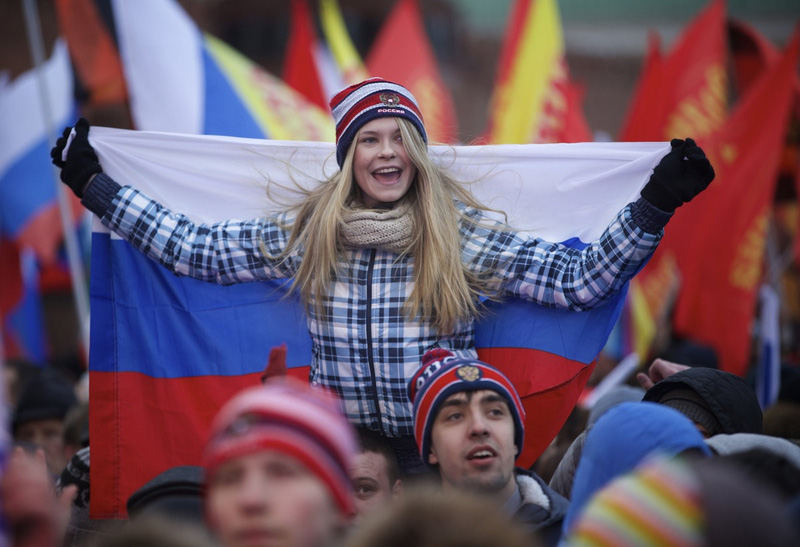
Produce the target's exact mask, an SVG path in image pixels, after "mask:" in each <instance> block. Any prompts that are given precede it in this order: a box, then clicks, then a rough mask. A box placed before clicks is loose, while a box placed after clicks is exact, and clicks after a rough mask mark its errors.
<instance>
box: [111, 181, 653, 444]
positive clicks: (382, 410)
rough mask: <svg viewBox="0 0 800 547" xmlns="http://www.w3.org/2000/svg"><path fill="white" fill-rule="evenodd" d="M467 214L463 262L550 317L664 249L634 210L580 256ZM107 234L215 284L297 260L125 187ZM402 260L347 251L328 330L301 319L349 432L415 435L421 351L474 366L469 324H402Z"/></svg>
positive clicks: (596, 294) (284, 234)
mask: <svg viewBox="0 0 800 547" xmlns="http://www.w3.org/2000/svg"><path fill="white" fill-rule="evenodd" d="M462 209H463V210H464V212H465V213H466V214H467V215H468V216H469V217H471V218H473V219H475V220H479V221H480V224H478V225H476V224H472V223H470V222H462V223H461V235H462V254H463V259H464V261H465V263H466V264H468V265H469V267H470V268H471V269H472V270H474V271H476V272H487V271H491V272H492V274H491V277H490V282H491V285H492V287H493V288H494V289H495V290H497V291H500V292H502V293H503V294H507V295H512V296H516V297H520V298H524V299H528V300H532V301H534V302H537V303H539V304H541V305H544V306H549V307H560V308H569V309H572V310H584V309H588V308H591V307H592V306H596V305H598V304H600V303H602V302H604V301H605V300H606V299H608V298H609V297H611V296H612V295H613V294H614V293H615V292H616V291H617V290H619V289H620V288H621V286H622V285H623V284H624V283H625V281H626V280H627V279H629V278H630V277H631V276H632V275H634V274H635V273H636V272H637V271H638V270H639V269H640V268H641V267H642V266H643V265H644V263H645V262H646V261H647V259H648V257H649V256H650V255H651V254H652V252H653V251H654V250H655V248H656V246H657V245H658V241H659V240H660V238H661V232H659V233H658V234H650V233H647V232H644V231H643V230H642V229H641V228H640V227H639V226H638V225H637V224H636V223H635V222H634V220H633V219H632V217H631V206H630V205H628V206H626V207H625V208H624V209H623V210H622V211H620V213H619V214H618V215H617V217H616V218H615V219H614V220H613V221H612V222H611V224H609V226H608V228H607V229H606V231H605V232H604V233H603V235H602V236H601V237H600V238H599V239H598V240H597V241H595V242H594V243H592V244H591V245H589V246H588V247H587V248H586V249H584V250H577V249H572V248H567V247H564V246H562V245H558V244H554V243H549V242H545V241H542V240H540V239H534V238H526V237H525V236H524V235H523V234H519V233H516V232H513V231H504V230H495V229H491V228H490V227H489V226H491V222H492V221H490V220H488V219H487V218H486V217H484V216H483V215H482V213H481V212H480V211H478V210H474V209H467V208H462ZM284 220H285V219H284ZM103 223H104V224H105V225H106V226H108V227H109V228H110V229H111V230H113V231H115V232H117V233H118V234H120V235H121V236H122V237H124V238H126V239H127V240H128V241H130V242H131V243H132V244H133V245H134V246H135V247H137V248H138V249H140V250H142V251H143V252H145V253H146V254H147V255H148V256H149V257H151V258H153V259H154V260H157V261H158V262H160V263H161V264H163V265H164V266H166V267H167V268H169V269H170V270H172V271H173V272H175V273H176V274H178V275H187V276H191V277H195V278H198V279H203V280H206V281H212V282H216V283H220V284H232V283H241V282H247V281H256V280H266V279H276V278H285V277H291V276H292V275H294V273H295V272H296V269H297V265H298V264H299V261H300V260H301V259H302V257H301V256H299V255H293V256H291V257H290V258H289V260H288V261H286V262H285V263H283V264H275V263H274V262H271V261H269V260H267V258H266V257H265V256H264V254H263V252H262V250H261V244H262V243H263V245H264V247H265V248H266V249H267V251H268V252H270V253H271V254H273V255H275V254H278V253H279V252H280V251H282V250H283V249H284V248H285V247H286V244H287V242H288V238H289V232H288V231H287V230H285V229H282V228H281V227H280V226H279V224H278V223H277V222H275V219H272V220H270V219H269V218H267V219H259V220H252V221H244V222H243V221H228V222H222V223H217V224H214V225H211V226H207V225H195V224H193V223H192V222H191V221H190V220H189V219H187V218H186V217H183V216H181V215H175V214H173V213H171V212H170V211H169V210H167V209H165V208H163V207H162V206H160V205H159V204H157V203H156V202H154V201H151V200H150V199H149V198H147V197H146V196H144V195H143V194H141V193H140V192H138V191H136V190H134V189H132V188H130V187H123V188H122V189H121V190H120V192H119V193H118V194H117V196H116V197H115V198H114V201H113V204H112V206H111V207H110V208H109V210H108V211H107V212H106V215H105V216H104V218H103ZM397 258H398V257H397V255H396V254H394V253H392V252H389V251H384V250H380V249H348V250H347V251H346V252H345V253H344V256H343V257H342V263H341V268H342V269H341V272H342V275H341V278H340V279H337V280H335V281H334V284H333V289H332V291H331V294H330V295H328V296H327V297H325V301H324V306H323V309H324V310H325V314H326V317H325V320H321V318H320V317H319V316H318V314H317V313H316V311H315V309H313V307H312V309H311V310H310V312H309V317H308V327H309V331H310V334H311V337H312V340H313V362H312V364H311V381H312V382H313V383H315V384H319V385H324V386H326V387H328V388H330V389H332V390H333V391H334V392H336V393H337V394H338V395H339V396H340V397H341V399H342V400H343V402H344V410H345V413H346V414H347V417H348V419H349V420H350V421H351V422H352V423H354V424H358V425H364V426H367V427H369V428H370V429H375V430H379V431H382V432H384V433H385V434H387V435H389V436H398V435H411V434H412V429H413V427H412V426H413V416H412V407H411V403H410V402H409V400H408V394H407V389H406V387H407V383H408V379H409V378H411V377H412V376H413V375H414V373H415V372H416V371H417V369H418V368H419V366H420V362H421V359H422V354H423V353H424V352H425V351H427V350H428V349H430V348H432V347H437V346H438V347H443V348H446V349H449V350H451V351H453V353H455V354H456V355H458V356H460V357H471V358H475V357H477V354H476V351H475V347H474V321H472V320H470V321H465V322H463V323H460V324H458V325H456V328H455V330H454V332H453V333H452V334H447V335H440V334H439V333H437V332H435V331H434V329H433V328H432V326H431V325H430V324H429V323H427V322H424V321H420V320H419V319H416V320H413V321H409V320H407V319H406V318H405V316H404V314H403V305H404V303H405V301H406V298H407V297H408V295H409V293H410V288H411V286H412V281H413V273H412V272H413V264H414V258H413V257H406V258H404V259H402V260H398V259H397Z"/></svg>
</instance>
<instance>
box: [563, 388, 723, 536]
mask: <svg viewBox="0 0 800 547" xmlns="http://www.w3.org/2000/svg"><path fill="white" fill-rule="evenodd" d="M678 454H697V455H699V456H702V457H707V456H709V455H711V450H710V449H709V448H708V446H707V445H706V443H705V442H704V440H703V436H702V435H701V434H700V432H699V431H698V430H697V428H696V427H695V426H694V424H693V423H692V422H691V421H690V420H689V419H688V418H687V417H686V416H684V415H683V414H681V413H680V412H678V411H677V410H675V409H672V408H669V407H667V406H664V405H658V404H655V403H648V402H638V403H630V402H628V403H622V404H619V405H617V406H615V407H614V408H612V409H611V410H609V411H608V412H606V413H605V414H604V415H603V416H601V417H600V418H599V419H598V420H597V423H595V424H594V426H593V427H592V429H591V430H590V431H589V433H588V434H587V435H586V442H585V443H584V445H583V452H582V454H581V458H580V461H579V462H578V469H577V471H576V473H575V479H574V481H573V484H572V492H571V495H570V503H571V505H570V507H569V511H568V513H567V516H566V518H565V519H564V531H565V532H568V531H569V530H570V528H571V527H572V526H573V525H574V523H575V522H576V521H577V519H578V517H579V516H580V513H581V511H583V509H584V507H585V505H586V503H587V502H588V501H589V499H591V497H592V496H593V495H594V494H595V493H596V492H597V491H598V490H600V489H601V488H603V487H604V486H605V485H606V484H608V483H609V482H610V481H612V480H613V479H615V478H616V477H618V476H620V475H622V474H625V473H627V472H629V471H631V470H632V469H634V468H635V467H636V466H637V465H639V464H641V463H642V462H643V461H645V460H646V459H647V458H649V457H653V456H656V455H663V456H676V455H678Z"/></svg>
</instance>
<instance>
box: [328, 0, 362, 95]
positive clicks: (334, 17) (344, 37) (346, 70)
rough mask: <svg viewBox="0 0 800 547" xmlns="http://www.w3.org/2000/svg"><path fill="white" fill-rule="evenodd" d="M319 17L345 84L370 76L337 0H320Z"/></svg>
mask: <svg viewBox="0 0 800 547" xmlns="http://www.w3.org/2000/svg"><path fill="white" fill-rule="evenodd" d="M319 10H320V11H319V17H320V23H321V24H322V32H323V34H324V35H325V40H326V41H327V42H328V47H329V48H330V50H331V54H332V55H333V58H334V60H335V61H336V64H337V65H338V66H339V71H340V72H341V74H342V77H343V78H344V82H345V84H347V85H349V84H355V83H358V82H360V81H362V80H365V79H367V78H368V77H369V75H368V74H367V69H366V67H365V66H364V63H363V61H362V60H361V56H360V55H359V54H358V51H357V50H356V47H355V46H354V45H353V41H352V40H351V39H350V35H349V34H348V33H347V26H346V25H345V24H344V18H343V17H342V10H341V9H340V8H339V4H338V2H336V0H320V2H319Z"/></svg>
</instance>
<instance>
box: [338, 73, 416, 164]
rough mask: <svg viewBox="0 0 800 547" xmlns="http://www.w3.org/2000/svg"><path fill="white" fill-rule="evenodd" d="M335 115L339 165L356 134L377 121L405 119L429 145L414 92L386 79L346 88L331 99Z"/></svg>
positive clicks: (368, 80)
mask: <svg viewBox="0 0 800 547" xmlns="http://www.w3.org/2000/svg"><path fill="white" fill-rule="evenodd" d="M330 105H331V113H332V114H333V121H334V122H335V123H336V162H337V163H338V164H339V167H341V166H342V164H343V163H344V157H345V156H346V155H347V149H348V148H350V144H352V142H353V139H354V138H355V137H356V133H358V130H359V129H361V128H362V127H363V126H364V124H366V123H367V122H370V121H372V120H374V119H376V118H386V117H393V118H405V119H406V120H408V121H410V122H411V123H413V124H414V126H415V127H416V128H417V130H418V131H419V133H420V135H422V140H423V141H425V142H426V143H427V142H428V134H427V133H425V125H424V123H423V121H422V113H421V112H420V110H419V105H418V104H417V100H416V99H415V98H414V96H413V95H412V94H411V92H410V91H409V90H408V89H406V88H405V87H403V86H402V85H400V84H396V83H394V82H389V81H387V80H384V79H383V78H369V79H367V80H364V81H363V82H361V83H358V84H353V85H351V86H350V87H346V88H344V89H343V90H341V91H340V92H339V93H337V94H336V95H334V96H333V98H332V99H331V103H330Z"/></svg>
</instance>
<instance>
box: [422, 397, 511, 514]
mask: <svg viewBox="0 0 800 547" xmlns="http://www.w3.org/2000/svg"><path fill="white" fill-rule="evenodd" d="M516 455H517V447H516V446H515V445H514V418H513V417H512V415H511V411H510V410H509V407H508V403H507V402H506V400H505V399H504V398H503V397H502V396H500V395H499V394H498V393H496V392H494V391H491V390H480V391H472V392H461V393H456V394H454V395H451V396H450V397H448V398H447V399H445V401H444V402H443V403H442V405H441V406H440V407H439V412H438V414H437V415H436V418H435V419H434V422H433V428H432V430H431V451H430V454H429V455H428V461H429V462H430V463H431V464H433V465H436V464H438V465H439V473H440V475H441V477H442V486H443V487H444V488H445V489H466V490H473V491H476V492H479V493H483V494H490V495H497V496H498V497H500V498H505V497H507V496H510V495H511V494H512V493H513V491H514V488H515V481H514V461H515V459H516Z"/></svg>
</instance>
